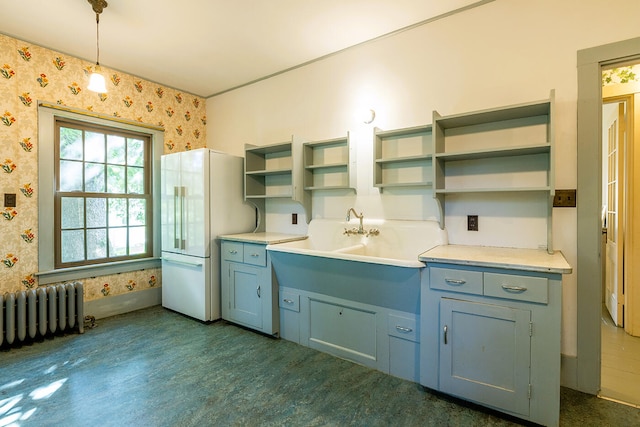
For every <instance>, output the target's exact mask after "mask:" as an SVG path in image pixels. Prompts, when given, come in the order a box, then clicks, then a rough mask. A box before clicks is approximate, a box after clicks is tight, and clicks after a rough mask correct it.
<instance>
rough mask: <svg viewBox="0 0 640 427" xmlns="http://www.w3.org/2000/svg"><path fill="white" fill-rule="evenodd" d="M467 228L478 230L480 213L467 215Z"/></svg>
mask: <svg viewBox="0 0 640 427" xmlns="http://www.w3.org/2000/svg"><path fill="white" fill-rule="evenodd" d="M467 230H468V231H478V215H467Z"/></svg>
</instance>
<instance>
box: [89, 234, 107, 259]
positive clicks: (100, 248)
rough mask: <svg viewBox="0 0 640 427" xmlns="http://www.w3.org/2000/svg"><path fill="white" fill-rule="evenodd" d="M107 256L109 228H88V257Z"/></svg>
mask: <svg viewBox="0 0 640 427" xmlns="http://www.w3.org/2000/svg"><path fill="white" fill-rule="evenodd" d="M106 257H107V230H106V228H96V229H91V230H87V259H99V258H106Z"/></svg>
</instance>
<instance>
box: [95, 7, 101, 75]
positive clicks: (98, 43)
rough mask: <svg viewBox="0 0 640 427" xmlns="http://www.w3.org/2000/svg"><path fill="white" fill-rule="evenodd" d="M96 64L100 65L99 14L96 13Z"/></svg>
mask: <svg viewBox="0 0 640 427" xmlns="http://www.w3.org/2000/svg"><path fill="white" fill-rule="evenodd" d="M96 51H97V56H96V65H98V66H100V14H99V13H96Z"/></svg>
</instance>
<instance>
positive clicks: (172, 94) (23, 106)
mask: <svg viewBox="0 0 640 427" xmlns="http://www.w3.org/2000/svg"><path fill="white" fill-rule="evenodd" d="M93 67H94V65H93V64H92V63H89V62H87V61H84V60H81V59H79V58H75V57H72V56H69V55H65V54H62V53H59V52H55V51H52V50H49V49H46V48H43V47H40V46H37V45H33V44H30V43H26V42H23V41H21V40H17V39H14V38H11V37H8V36H5V35H2V34H0V99H1V100H2V106H1V107H0V120H1V123H0V168H1V169H2V170H0V192H1V193H15V194H16V199H17V200H16V201H17V203H16V207H15V208H5V207H4V205H2V207H0V209H1V212H2V218H0V236H2V237H1V238H0V260H1V261H2V265H1V266H0V269H1V270H2V280H0V295H2V294H4V293H5V292H14V291H18V290H21V289H25V288H32V287H35V286H37V285H38V281H37V277H36V275H35V273H36V272H37V271H38V190H39V189H38V167H37V165H38V154H37V150H38V101H43V102H47V103H55V104H59V105H62V106H67V107H72V108H75V109H82V110H87V111H88V112H92V113H97V114H101V115H107V116H112V117H119V118H122V119H127V120H133V121H137V122H140V123H145V124H151V125H155V126H160V127H162V128H164V131H165V138H164V141H165V147H164V152H165V153H168V152H176V151H185V150H190V149H196V148H202V147H206V121H207V118H206V111H205V100H204V99H203V98H200V97H197V96H194V95H191V94H187V93H184V92H180V91H178V90H175V89H172V88H168V87H164V86H162V85H159V84H157V83H153V82H150V81H146V80H143V79H140V78H137V77H136V76H133V75H129V74H125V73H122V72H119V71H113V70H110V69H108V68H106V67H101V68H102V72H103V74H104V75H105V76H106V77H107V89H108V93H106V94H97V93H94V92H91V91H89V90H88V89H86V86H87V83H88V80H89V74H90V73H91V71H92V69H93ZM2 201H3V200H2ZM82 282H84V284H85V299H86V300H92V299H97V298H103V297H108V296H112V295H118V294H122V293H126V292H132V291H137V290H143V289H148V288H150V287H155V286H160V285H161V269H160V268H157V269H149V270H146V271H138V272H132V273H126V274H124V273H123V274H119V275H113V276H105V277H92V278H87V279H84V280H82Z"/></svg>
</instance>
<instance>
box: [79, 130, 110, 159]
mask: <svg viewBox="0 0 640 427" xmlns="http://www.w3.org/2000/svg"><path fill="white" fill-rule="evenodd" d="M104 136H105V135H104V134H103V133H98V132H85V134H84V160H85V162H104Z"/></svg>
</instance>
